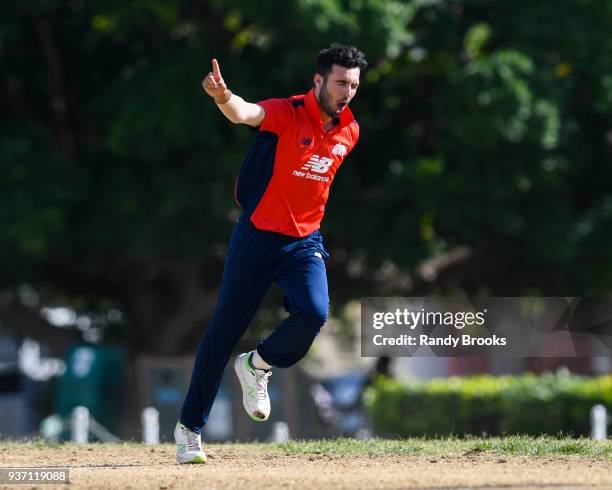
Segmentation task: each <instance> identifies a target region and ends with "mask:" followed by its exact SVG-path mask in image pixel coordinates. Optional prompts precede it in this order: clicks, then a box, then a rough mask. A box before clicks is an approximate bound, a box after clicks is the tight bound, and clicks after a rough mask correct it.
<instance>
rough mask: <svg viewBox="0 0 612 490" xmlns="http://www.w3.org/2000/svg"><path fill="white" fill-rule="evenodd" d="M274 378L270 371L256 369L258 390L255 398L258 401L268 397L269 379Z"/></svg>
mask: <svg viewBox="0 0 612 490" xmlns="http://www.w3.org/2000/svg"><path fill="white" fill-rule="evenodd" d="M270 376H272V373H271V372H270V371H262V370H261V369H255V385H256V386H257V389H256V391H255V396H256V397H257V399H258V400H265V399H266V398H267V396H268V378H269V377H270Z"/></svg>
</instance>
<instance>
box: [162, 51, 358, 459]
mask: <svg viewBox="0 0 612 490" xmlns="http://www.w3.org/2000/svg"><path fill="white" fill-rule="evenodd" d="M366 66H367V62H366V60H365V55H364V54H363V53H362V52H361V51H360V50H359V49H357V48H355V47H353V46H342V45H338V44H332V45H331V46H330V47H329V48H327V49H323V50H322V51H320V52H319V54H318V55H317V57H316V73H315V74H314V79H313V81H314V87H313V88H312V89H311V90H310V91H309V92H308V93H307V94H305V95H294V96H292V97H289V98H285V99H268V100H264V101H262V102H258V103H257V104H252V103H249V102H245V101H244V100H243V99H242V98H240V97H238V96H237V95H235V94H233V93H232V92H231V91H230V90H229V89H228V87H227V84H226V83H225V81H224V79H223V77H222V76H221V70H220V69H219V64H218V62H217V60H215V59H213V60H212V72H210V73H209V74H208V75H207V76H206V78H205V79H204V81H203V82H202V85H203V87H204V90H205V91H206V93H207V94H208V95H209V96H211V97H212V98H213V99H214V101H215V103H216V104H217V106H218V107H219V109H220V110H221V112H223V114H224V115H225V116H226V117H227V118H228V119H229V120H230V121H231V122H233V123H241V124H247V125H249V126H252V127H254V128H258V129H259V130H258V132H257V134H256V137H255V141H254V142H253V144H252V146H251V148H250V150H249V152H248V154H247V156H246V158H245V159H244V161H243V163H242V166H241V169H240V172H239V175H238V179H237V181H236V191H235V194H236V201H237V203H238V205H239V206H240V207H241V208H242V214H241V215H240V218H239V219H238V221H237V222H236V225H235V226H234V230H233V232H232V236H231V238H230V242H229V248H228V251H227V256H226V259H225V267H224V271H223V278H222V281H221V289H220V292H219V298H218V302H217V307H216V309H215V312H214V315H213V318H212V320H211V322H210V324H209V326H208V330H207V331H206V334H205V336H204V338H203V339H202V341H201V343H200V345H199V347H198V350H197V354H196V359H195V365H194V368H193V374H192V378H191V384H190V387H189V391H188V393H187V397H186V399H185V402H184V404H183V409H182V411H181V416H180V420H179V422H178V423H177V425H176V428H175V431H174V435H175V439H176V443H177V456H176V458H177V461H178V462H179V463H203V462H205V461H206V454H205V453H204V451H203V449H202V443H201V437H200V433H201V430H202V428H203V426H204V425H205V424H206V421H207V419H208V415H209V413H210V409H211V407H212V404H213V401H214V399H215V396H216V394H217V391H218V389H219V384H220V382H221V376H222V374H223V371H224V369H225V366H226V364H227V362H228V360H229V357H230V355H231V352H232V349H233V348H234V346H235V345H236V343H237V342H238V340H239V339H240V337H242V335H243V333H244V332H245V330H246V328H247V327H248V325H249V323H250V322H251V320H252V318H253V316H254V315H255V313H256V311H257V309H258V308H259V305H260V303H261V301H262V300H263V298H264V296H265V295H266V292H267V291H268V289H269V287H270V285H271V284H272V283H273V282H276V284H277V285H278V286H279V287H280V288H281V290H282V291H283V295H284V302H285V308H286V309H287V311H288V313H289V316H288V317H287V318H286V319H284V320H283V321H282V322H281V323H280V325H278V327H277V328H276V330H274V331H273V332H272V333H271V334H270V335H269V336H268V337H267V338H266V339H264V340H263V341H261V342H260V343H259V344H258V346H257V348H256V349H255V350H252V351H250V352H246V353H243V354H240V355H239V356H238V357H237V358H236V360H235V362H234V370H235V371H236V375H237V376H238V380H239V382H240V385H241V387H242V401H243V405H244V408H245V410H246V412H247V414H248V415H249V416H250V417H251V418H252V419H253V420H256V421H264V420H267V419H268V417H269V415H270V399H269V397H268V390H267V383H268V378H269V377H270V375H271V371H270V369H271V368H272V367H282V368H286V367H289V366H292V365H293V364H295V363H296V362H298V361H299V360H300V359H302V358H303V357H304V356H305V355H306V353H307V352H308V349H309V348H310V346H311V345H312V342H313V340H314V338H315V337H316V335H317V334H318V333H319V330H320V329H321V327H322V326H323V324H324V323H325V321H326V319H327V312H328V307H329V297H328V292H327V277H326V272H325V262H324V259H326V258H328V257H329V254H328V253H327V251H326V250H325V247H324V246H323V239H322V237H321V233H320V232H319V226H320V223H321V219H322V218H323V212H324V208H325V203H326V201H327V197H328V195H329V188H330V185H331V182H332V180H333V178H334V175H335V174H336V171H337V170H338V168H339V167H340V165H341V164H342V162H343V160H344V158H345V157H346V156H347V155H348V153H349V152H350V151H351V150H352V149H353V147H354V146H355V144H356V143H357V139H358V138H359V126H358V125H357V122H356V121H355V119H354V118H353V114H352V113H351V111H350V110H349V108H348V105H349V103H350V102H351V100H352V99H353V97H354V96H355V93H356V92H357V87H358V86H359V75H360V72H361V70H362V69H364V68H365V67H366Z"/></svg>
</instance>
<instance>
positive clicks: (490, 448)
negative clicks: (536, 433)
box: [270, 436, 612, 459]
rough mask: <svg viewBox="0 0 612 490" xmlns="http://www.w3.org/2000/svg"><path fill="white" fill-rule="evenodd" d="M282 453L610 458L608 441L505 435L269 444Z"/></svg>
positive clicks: (611, 443) (611, 445)
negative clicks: (494, 436)
mask: <svg viewBox="0 0 612 490" xmlns="http://www.w3.org/2000/svg"><path fill="white" fill-rule="evenodd" d="M270 447H272V448H274V449H276V450H279V451H282V452H284V453H285V454H331V453H334V454H395V455H421V456H427V457H439V456H462V455H468V454H478V453H481V454H485V455H486V454H489V455H492V456H501V455H504V456H571V455H575V456H588V457H594V458H606V459H612V440H608V441H593V440H591V439H586V438H580V439H574V438H554V437H538V438H533V437H527V436H509V437H503V438H489V439H477V438H474V439H457V438H446V439H398V440H390V439H371V440H366V441H357V440H354V439H331V440H320V441H290V442H287V443H283V444H271V445H270Z"/></svg>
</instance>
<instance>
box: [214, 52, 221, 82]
mask: <svg viewBox="0 0 612 490" xmlns="http://www.w3.org/2000/svg"><path fill="white" fill-rule="evenodd" d="M212 69H213V77H214V78H215V82H218V81H219V80H221V70H219V63H218V62H217V60H216V59H215V58H213V60H212Z"/></svg>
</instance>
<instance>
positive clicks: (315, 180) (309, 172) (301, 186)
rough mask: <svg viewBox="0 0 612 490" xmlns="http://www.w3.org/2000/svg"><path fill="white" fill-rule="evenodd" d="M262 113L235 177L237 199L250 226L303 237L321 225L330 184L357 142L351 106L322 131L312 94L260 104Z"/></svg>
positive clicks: (316, 104) (357, 131) (356, 128)
mask: <svg viewBox="0 0 612 490" xmlns="http://www.w3.org/2000/svg"><path fill="white" fill-rule="evenodd" d="M258 104H259V105H261V106H262V107H263V108H264V109H265V111H266V115H265V117H264V120H263V121H262V123H261V126H260V127H259V131H258V132H257V135H256V137H255V141H254V142H253V144H252V145H251V148H250V149H249V152H248V153H247V155H246V157H245V159H244V161H243V163H242V166H241V168H240V173H239V175H238V179H237V181H236V201H237V202H238V205H239V206H240V207H241V208H242V209H243V210H244V211H245V212H247V213H248V215H249V216H250V220H251V222H252V223H253V225H254V226H255V227H256V228H258V229H260V230H266V231H273V232H276V233H282V234H284V235H289V236H294V237H303V236H306V235H309V234H310V233H312V232H314V231H316V230H318V229H319V227H320V224H321V220H322V219H323V214H324V211H325V203H326V202H327V198H328V196H329V188H330V186H331V183H332V181H333V179H334V176H335V175H336V172H337V171H338V168H339V167H340V165H341V164H342V162H343V161H344V159H345V158H346V156H347V155H348V154H349V153H350V151H351V150H352V149H353V147H354V146H355V145H356V144H357V140H358V138H359V126H358V124H357V122H356V121H355V119H354V117H353V114H352V113H351V111H350V109H349V108H348V107H346V108H345V109H344V110H343V111H342V113H341V114H340V120H339V123H338V124H336V126H334V127H333V128H332V129H331V130H330V131H327V132H326V131H325V130H324V129H323V122H322V121H321V116H320V112H319V105H318V102H317V100H316V98H315V95H314V92H313V91H312V90H310V91H309V92H308V93H307V94H306V95H295V96H292V97H289V98H286V99H268V100H264V101H262V102H258Z"/></svg>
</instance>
